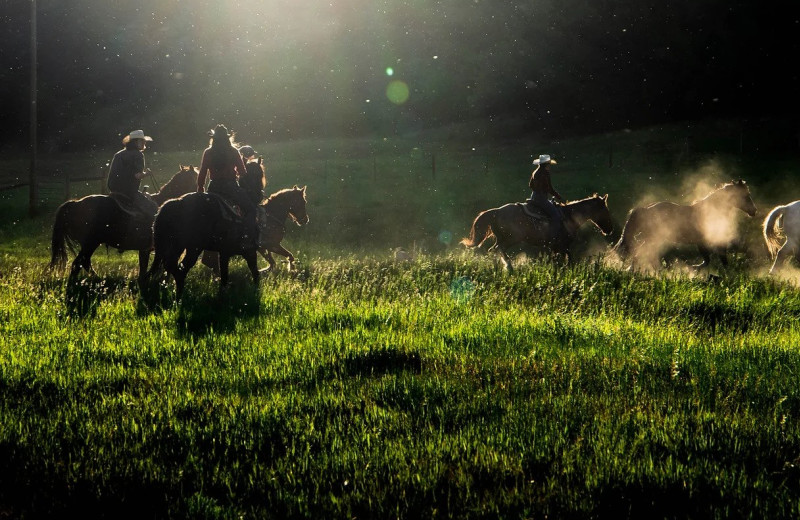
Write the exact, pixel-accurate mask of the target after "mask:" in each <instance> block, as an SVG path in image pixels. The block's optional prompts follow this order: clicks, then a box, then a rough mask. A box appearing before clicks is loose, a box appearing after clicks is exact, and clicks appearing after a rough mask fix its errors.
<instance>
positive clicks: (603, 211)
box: [567, 193, 614, 235]
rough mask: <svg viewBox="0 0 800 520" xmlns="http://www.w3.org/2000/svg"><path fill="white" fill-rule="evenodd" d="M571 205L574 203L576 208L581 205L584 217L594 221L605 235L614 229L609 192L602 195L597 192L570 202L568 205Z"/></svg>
mask: <svg viewBox="0 0 800 520" xmlns="http://www.w3.org/2000/svg"><path fill="white" fill-rule="evenodd" d="M571 205H574V206H575V207H576V209H577V207H578V205H580V206H581V208H583V209H582V210H581V216H582V218H584V219H585V220H591V221H592V222H594V224H595V225H596V226H597V228H598V229H599V230H600V232H601V233H603V235H608V234H609V233H611V232H612V231H613V230H614V219H612V218H611V212H610V211H609V210H608V194H606V195H603V196H602V197H601V196H600V195H598V194H597V193H595V194H593V195H592V196H591V197H586V198H585V199H583V200H579V201H576V202H570V203H568V204H567V207H568V206H571Z"/></svg>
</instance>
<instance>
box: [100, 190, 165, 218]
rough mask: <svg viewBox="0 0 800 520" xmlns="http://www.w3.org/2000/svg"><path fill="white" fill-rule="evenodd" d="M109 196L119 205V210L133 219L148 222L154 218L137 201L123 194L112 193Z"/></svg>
mask: <svg viewBox="0 0 800 520" xmlns="http://www.w3.org/2000/svg"><path fill="white" fill-rule="evenodd" d="M108 196H109V197H110V198H111V200H113V201H114V202H116V203H117V206H119V209H121V210H122V211H123V212H124V213H127V214H128V216H130V217H131V218H134V219H145V220H146V219H149V218H152V217H153V215H150V214H148V213H147V212H146V211H144V209H143V208H141V207H140V206H139V205H137V204H136V201H134V200H133V199H132V198H130V197H128V196H127V195H125V194H123V193H118V192H111V193H109V194H108ZM154 214H155V213H154Z"/></svg>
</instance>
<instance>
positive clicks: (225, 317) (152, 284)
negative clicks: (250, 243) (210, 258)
mask: <svg viewBox="0 0 800 520" xmlns="http://www.w3.org/2000/svg"><path fill="white" fill-rule="evenodd" d="M260 303H261V302H260V286H259V287H256V286H254V285H253V283H252V279H251V278H250V274H249V273H246V276H245V275H244V274H243V273H238V272H231V275H230V279H229V283H228V287H227V288H224V289H223V288H221V287H220V285H219V279H216V278H213V277H194V278H190V279H187V284H186V287H185V289H184V291H183V296H182V297H181V299H180V300H176V295H175V282H174V281H173V280H172V278H171V277H168V276H167V275H166V274H165V273H161V274H160V275H159V276H158V277H157V278H155V279H153V280H150V281H149V282H148V283H147V284H145V285H144V286H143V287H141V290H140V292H139V299H138V301H137V303H136V313H137V315H139V316H146V315H149V314H160V313H162V312H164V311H165V310H167V309H172V308H175V307H177V310H178V314H177V317H176V328H177V331H178V335H179V336H181V337H200V336H205V335H209V334H214V333H215V332H226V331H231V330H233V329H234V328H235V327H236V324H237V323H238V322H239V321H241V320H243V319H245V320H247V319H255V318H257V317H258V316H260V315H261V312H262V311H261V305H260Z"/></svg>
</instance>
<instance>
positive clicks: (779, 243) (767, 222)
mask: <svg viewBox="0 0 800 520" xmlns="http://www.w3.org/2000/svg"><path fill="white" fill-rule="evenodd" d="M762 228H763V234H764V241H765V242H766V243H767V251H769V256H770V259H771V260H773V262H772V267H771V268H770V270H769V274H775V272H777V271H778V270H779V269H780V268H781V267H783V264H784V263H785V261H786V259H787V258H789V257H794V259H795V260H797V261H800V249H799V248H798V245H800V200H796V201H794V202H790V203H789V204H786V205H785V206H776V207H775V208H773V209H772V211H770V212H769V214H768V215H767V216H766V218H765V219H764V224H763V226H762Z"/></svg>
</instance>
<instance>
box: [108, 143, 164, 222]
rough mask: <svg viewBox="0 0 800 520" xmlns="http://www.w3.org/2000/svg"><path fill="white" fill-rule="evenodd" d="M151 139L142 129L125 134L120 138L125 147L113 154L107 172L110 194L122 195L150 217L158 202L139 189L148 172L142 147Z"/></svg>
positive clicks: (140, 211)
mask: <svg viewBox="0 0 800 520" xmlns="http://www.w3.org/2000/svg"><path fill="white" fill-rule="evenodd" d="M152 140H153V139H152V138H151V137H150V136H148V135H144V132H143V131H142V130H134V131H133V132H131V133H130V134H128V135H126V136H125V138H124V139H122V144H123V145H124V146H125V147H124V148H123V149H122V150H120V151H118V152H117V153H116V154H114V158H113V159H111V167H110V168H109V172H108V190H109V191H110V192H111V194H112V196H113V195H123V196H124V197H125V199H127V200H125V202H127V203H128V204H130V205H131V207H132V209H135V210H136V211H137V212H139V213H142V214H143V215H142V216H144V217H146V218H152V217H153V215H155V214H156V211H158V204H156V203H155V202H154V201H153V200H152V199H150V198H149V197H147V196H146V195H145V194H144V193H141V192H140V191H139V184H140V181H141V180H142V178H144V177H145V176H147V175H149V174H150V170H149V169H146V168H145V166H144V149H145V148H146V147H147V145H146V142H147V141H152ZM117 202H120V201H119V199H117Z"/></svg>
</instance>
